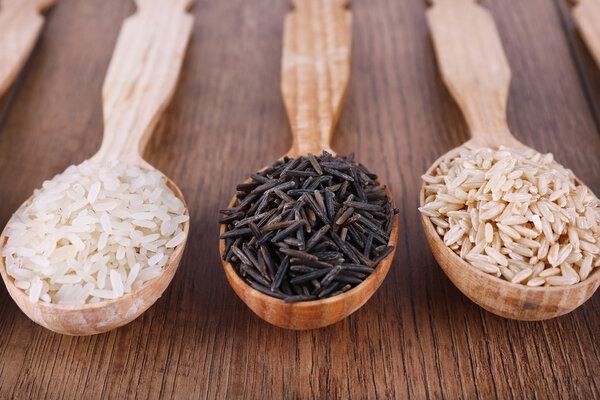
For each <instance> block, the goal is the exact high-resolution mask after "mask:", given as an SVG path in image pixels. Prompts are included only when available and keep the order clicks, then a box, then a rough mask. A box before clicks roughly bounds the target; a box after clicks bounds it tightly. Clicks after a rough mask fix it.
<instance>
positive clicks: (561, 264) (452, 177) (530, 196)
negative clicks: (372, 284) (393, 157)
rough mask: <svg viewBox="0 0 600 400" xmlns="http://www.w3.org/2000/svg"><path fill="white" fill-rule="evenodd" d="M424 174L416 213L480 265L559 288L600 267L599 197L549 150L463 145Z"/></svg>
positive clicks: (462, 254) (513, 278) (503, 274)
mask: <svg viewBox="0 0 600 400" xmlns="http://www.w3.org/2000/svg"><path fill="white" fill-rule="evenodd" d="M422 178H423V181H424V182H425V202H424V205H423V206H422V207H420V208H419V211H421V213H422V214H423V215H426V216H427V217H429V219H430V220H431V222H432V223H433V224H434V226H435V228H436V230H437V232H438V234H439V235H440V236H441V237H442V238H443V240H444V243H445V244H446V245H447V246H448V247H450V248H451V249H452V250H454V252H456V254H458V255H459V256H460V257H462V258H463V259H465V260H467V261H468V262H469V263H470V264H471V265H473V266H474V267H475V268H478V269H479V270H481V271H484V272H486V273H489V274H492V275H495V276H496V277H499V278H502V279H505V280H508V281H511V282H514V283H521V284H527V285H528V286H559V285H573V284H575V283H577V282H580V281H582V280H584V279H586V278H587V277H588V276H589V275H590V272H591V271H592V269H593V268H596V267H598V266H600V257H599V255H600V226H599V221H600V208H599V204H600V201H599V200H598V198H597V197H596V196H595V195H594V193H592V192H591V191H590V190H589V189H588V188H587V187H586V186H584V185H581V184H578V183H577V182H576V181H575V176H574V175H573V173H572V172H571V171H570V170H568V169H565V168H564V167H562V166H561V165H560V164H558V163H557V162H555V161H554V158H553V156H552V154H541V153H538V152H536V151H534V150H531V149H514V148H504V147H501V148H500V149H498V150H492V149H490V148H484V147H471V148H468V147H466V146H463V147H461V148H459V149H457V150H456V151H453V152H451V153H449V154H448V155H447V156H446V157H445V158H444V160H443V161H442V162H441V163H440V165H439V166H438V167H437V168H436V169H435V171H433V173H432V174H431V175H423V177H422Z"/></svg>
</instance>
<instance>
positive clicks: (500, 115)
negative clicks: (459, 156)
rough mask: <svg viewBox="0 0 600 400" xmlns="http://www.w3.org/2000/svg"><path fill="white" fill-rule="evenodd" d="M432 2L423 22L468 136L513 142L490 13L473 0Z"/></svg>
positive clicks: (505, 70) (503, 66) (505, 69)
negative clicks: (468, 132) (469, 134)
mask: <svg viewBox="0 0 600 400" xmlns="http://www.w3.org/2000/svg"><path fill="white" fill-rule="evenodd" d="M431 3H433V6H432V7H431V8H430V9H429V10H427V23H428V25H429V30H430V32H431V37H432V39H433V45H434V49H435V54H436V57H437V61H438V65H439V69H440V72H441V74H442V79H443V80H444V82H445V84H446V86H447V87H448V89H449V90H450V93H451V94H452V96H453V97H454V100H455V101H456V102H457V103H458V105H459V107H460V109H461V110H462V112H463V115H464V116H465V119H466V121H467V125H468V126H469V129H470V131H471V136H472V137H473V139H472V142H474V143H475V144H478V145H482V146H490V147H497V146H498V145H502V144H503V145H514V144H516V143H518V142H517V141H516V139H514V138H513V137H512V135H511V134H510V131H509V129H508V124H507V122H506V101H507V99H508V89H509V84H510V67H509V65H508V61H507V60H506V55H505V54H504V50H503V49H502V43H501V42H500V36H499V35H498V31H497V29H496V25H495V23H494V20H493V18H492V15H491V14H490V13H489V12H488V11H487V10H485V9H484V8H483V7H481V6H480V5H478V4H476V2H475V0H433V1H431ZM515 142H516V143H515Z"/></svg>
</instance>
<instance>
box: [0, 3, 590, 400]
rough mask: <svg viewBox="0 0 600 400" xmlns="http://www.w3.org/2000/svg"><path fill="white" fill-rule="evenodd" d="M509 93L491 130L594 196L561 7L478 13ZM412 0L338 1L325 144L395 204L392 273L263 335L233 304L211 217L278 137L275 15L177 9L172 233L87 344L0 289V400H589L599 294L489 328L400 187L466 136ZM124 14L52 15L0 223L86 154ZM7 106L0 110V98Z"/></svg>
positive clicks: (16, 138) (578, 52) (165, 140)
mask: <svg viewBox="0 0 600 400" xmlns="http://www.w3.org/2000/svg"><path fill="white" fill-rule="evenodd" d="M483 5H484V6H486V7H488V8H489V9H490V10H491V12H492V14H493V15H494V17H495V19H496V22H497V24H498V28H499V31H500V34H501V37H502V40H503V43H504V47H505V50H506V52H507V55H508V59H509V61H510V64H511V67H512V70H513V80H512V85H511V92H510V99H509V104H508V119H509V124H510V126H511V128H512V130H513V132H514V134H515V136H517V138H518V139H519V140H522V141H523V142H524V143H525V144H527V145H531V146H533V147H536V148H537V149H540V150H542V151H545V152H553V153H554V154H555V156H556V158H557V159H558V160H559V161H560V162H562V163H564V164H566V165H568V166H569V167H571V168H572V169H573V171H574V172H575V174H576V175H577V176H579V177H580V178H581V179H583V181H585V182H586V183H588V185H589V186H590V187H591V188H592V189H593V190H594V191H595V192H596V193H600V158H599V157H598V154H600V132H599V126H600V120H599V119H598V111H597V110H598V108H599V106H600V70H599V69H598V68H597V67H596V66H595V65H594V64H593V61H592V59H591V56H590V54H589V52H587V50H586V49H585V47H584V46H583V44H582V41H581V39H580V37H579V35H578V34H577V33H576V32H575V31H574V28H573V25H572V21H571V18H570V16H569V14H568V9H567V7H566V6H565V5H564V4H563V3H562V0H552V1H549V0H528V1H522V0H503V1H501V2H500V1H491V0H484V1H483ZM425 7H426V5H425V3H424V1H423V0H403V1H398V0H387V1H386V0H368V1H367V0H354V2H353V4H352V9H353V11H354V21H355V23H354V32H353V47H352V73H351V80H350V87H349V92H348V95H347V99H346V102H345V106H344V110H343V111H342V115H341V118H340V121H339V125H338V129H337V133H336V136H335V140H334V146H333V147H334V149H336V150H337V151H339V152H341V153H347V152H350V151H355V152H356V153H357V156H358V158H359V159H360V160H362V161H363V162H364V163H365V164H366V165H368V166H369V167H370V168H371V169H372V170H374V171H377V172H378V173H379V174H380V175H381V177H382V178H383V180H384V181H385V182H388V183H389V186H390V188H391V190H392V192H393V194H394V197H395V199H396V201H397V205H398V207H399V208H400V240H399V243H398V252H397V254H396V258H395V260H394V263H393V265H392V268H391V271H390V273H389V275H388V277H387V279H386V281H385V282H384V284H383V286H382V287H381V289H380V290H379V291H378V292H377V293H376V295H375V296H374V297H373V299H372V300H371V301H369V302H368V303H367V304H366V305H365V306H364V307H363V308H362V309H360V310H359V311H358V312H357V313H355V314H354V315H352V316H351V317H350V318H348V319H346V320H344V321H343V322H341V323H338V324H337V325H334V326H331V327H328V328H325V329H321V330H317V331H310V332H293V331H284V330H281V329H278V328H275V327H273V326H270V325H268V324H267V323H265V322H263V321H262V320H260V319H259V318H258V317H256V316H255V315H254V314H253V313H252V312H251V311H250V310H249V309H248V308H246V306H245V305H244V304H243V303H242V302H241V301H240V300H239V299H238V298H237V297H236V296H235V294H234V292H233V290H232V289H231V288H230V287H229V285H228V283H227V281H226V279H225V275H224V273H223V270H222V268H221V265H220V262H219V256H218V250H217V235H218V233H217V232H218V228H219V227H218V224H217V219H218V215H217V210H218V209H219V208H220V207H223V206H224V205H225V204H226V203H227V201H228V200H229V199H230V198H231V196H232V194H233V188H234V186H235V184H236V183H237V182H240V181H242V180H243V179H244V178H245V177H246V176H247V175H248V174H249V173H250V172H251V171H253V170H257V169H258V168H260V167H261V166H263V165H265V164H267V163H268V162H270V161H272V160H274V159H275V158H277V157H278V156H279V155H281V154H283V153H284V152H285V151H286V150H287V148H288V147H289V145H290V143H291V138H290V135H289V127H288V123H287V120H286V115H285V111H284V107H283V104H282V100H281V95H280V91H279V71H280V65H279V63H280V55H281V36H282V18H283V15H284V13H285V12H286V11H287V9H288V2H287V1H282V0H252V1H247V0H228V1H221V0H197V1H196V5H195V6H194V8H193V13H194V15H195V18H196V25H195V28H194V33H193V37H192V40H191V43H190V47H189V51H188V54H187V58H186V61H185V65H184V68H183V72H182V76H181V81H180V84H179V86H178V89H177V92H176V94H175V97H174V100H173V102H172V104H171V106H170V107H169V109H168V110H167V112H166V115H165V117H164V118H163V119H162V120H161V121H160V123H159V125H158V128H157V131H156V133H155V134H154V137H153V138H152V140H151V143H150V145H149V149H148V151H147V153H146V159H147V160H148V161H149V162H150V163H151V164H153V165H155V166H156V167H157V168H159V169H160V170H162V171H164V172H165V173H166V175H168V176H169V177H172V179H173V180H174V181H175V182H177V184H178V185H179V186H180V188H181V189H182V191H183V192H184V194H185V198H186V200H187V201H188V204H189V207H190V211H191V215H192V225H191V226H192V228H191V232H190V234H191V235H190V240H189V241H188V247H187V249H186V253H185V255H184V259H183V262H182V264H181V266H180V268H179V271H178V272H177V274H176V276H175V279H174V280H173V283H172V285H171V286H170V288H169V289H168V290H167V291H166V292H165V294H164V296H163V297H162V298H161V299H160V300H159V301H158V302H157V303H156V305H154V306H153V307H152V308H151V309H150V310H148V312H146V313H145V314H144V315H143V316H142V317H140V318H138V319H137V320H136V321H134V322H133V323H131V324H129V325H127V326H125V327H123V328H121V329H118V330H116V331H112V332H110V333H107V334H103V335H97V336H93V337H67V336H60V335H57V334H53V333H51V332H50V331H47V330H45V329H43V328H41V327H39V326H37V325H35V324H34V323H33V322H31V321H30V320H28V319H27V317H25V315H24V314H22V313H21V312H20V311H19V309H18V308H17V306H16V305H15V304H14V303H13V302H12V300H11V299H10V297H9V296H8V293H7V292H6V290H5V289H0V360H1V361H0V398H12V397H14V398H24V397H31V398H42V397H44V396H45V395H47V397H50V398H59V397H60V398H63V397H64V398H86V399H90V398H102V397H104V398H112V399H116V398H119V399H120V398H129V397H138V398H141V399H146V398H158V397H165V398H168V397H176V398H199V397H202V398H206V397H207V398H239V397H248V398H265V399H266V398H282V397H286V398H297V397H313V396H314V397H317V398H325V397H329V398H333V397H339V398H348V397H353V398H390V397H394V396H396V397H399V398H404V397H407V396H412V397H414V398H426V397H429V398H450V399H453V398H474V397H477V396H478V397H485V398H489V397H497V398H502V399H504V398H509V397H518V398H520V397H526V398H536V397H539V398H548V397H557V398H558V397H561V398H590V397H598V396H600V356H599V354H600V341H599V340H598V337H599V336H600V313H599V311H600V309H599V307H600V296H599V295H596V296H594V297H593V298H592V299H591V300H590V301H588V302H587V303H586V304H585V305H584V306H582V307H581V308H580V309H578V310H576V311H575V312H573V313H571V314H569V315H566V316H564V317H561V318H557V319H554V320H550V321H546V322H531V323H528V322H516V321H510V320H506V319H503V318H500V317H497V316H495V315H493V314H490V313H488V312H486V311H484V310H483V309H481V308H479V307H478V306H476V305H475V304H474V303H472V302H471V301H469V300H468V299H467V298H466V297H465V296H463V295H462V294H461V293H460V292H459V291H458V290H457V289H456V288H455V287H454V286H453V285H452V284H451V283H450V281H449V280H448V279H447V278H446V276H445V275H444V274H443V273H442V271H441V270H440V268H439V267H438V266H437V264H436V263H435V261H434V259H433V256H432V254H431V252H430V250H429V248H428V246H427V244H426V242H425V237H424V234H423V231H422V228H421V223H420V220H419V215H418V212H417V201H418V190H419V188H420V184H421V183H420V175H421V174H422V173H423V172H424V171H425V170H426V167H427V166H429V165H430V164H431V163H432V162H433V161H434V160H435V159H436V158H437V157H438V156H439V155H441V154H443V153H445V152H446V151H447V150H448V149H450V148H452V147H454V146H457V145H458V144H460V143H461V142H463V141H465V140H466V139H467V132H466V128H465V123H464V121H463V119H462V117H461V114H460V113H459V110H458V108H457V107H456V105H455V104H454V103H453V101H452V99H451V97H450V95H449V94H448V92H447V91H446V89H445V87H444V85H443V83H442V82H441V80H440V78H439V73H438V70H437V67H436V63H435V59H434V54H433V50H432V45H431V41H430V37H429V35H428V32H427V27H426V24H425V16H424V11H425ZM133 11H134V4H133V2H132V1H122V0H110V1H109V0H103V1H90V0H88V1H81V0H59V3H58V5H57V6H56V7H55V8H54V9H53V10H52V11H51V12H50V13H49V15H48V23H47V28H46V30H45V32H44V34H43V36H42V38H41V41H40V43H39V45H38V47H37V49H36V52H35V54H34V55H33V57H32V59H31V62H30V64H29V67H28V69H27V70H26V71H25V74H24V79H22V81H21V84H20V85H19V87H17V89H18V90H17V92H16V97H15V101H14V102H12V104H11V105H10V113H9V114H8V117H7V119H6V121H4V123H3V124H2V131H1V133H0V185H1V187H3V188H4V189H3V190H1V191H0V204H1V205H2V207H1V208H0V223H1V224H2V225H4V224H5V223H6V222H7V220H8V218H9V217H10V215H11V213H12V212H13V211H14V210H15V209H16V208H17V207H18V206H19V205H20V204H21V202H22V201H24V200H25V199H26V198H27V197H28V196H29V195H30V193H31V192H32V190H33V189H34V188H36V187H39V186H40V185H41V183H42V182H43V180H44V179H49V178H51V177H52V176H53V175H54V174H56V173H59V172H61V171H62V170H64V169H65V168H66V167H67V166H68V165H70V164H72V163H79V162H81V161H82V160H84V159H86V158H88V157H89V156H90V155H91V154H93V153H94V151H95V150H96V149H97V148H98V147H99V145H100V139H101V132H102V113H101V102H100V88H101V85H102V81H103V78H104V73H105V70H106V67H107V65H108V62H109V59H110V56H111V53H112V49H113V46H114V43H115V39H116V36H117V33H118V31H119V28H120V25H121V21H122V20H123V19H124V18H125V17H126V16H128V15H130V14H131V13H132V12H133ZM5 97H6V96H5ZM5 103H6V99H3V100H2V101H0V104H5Z"/></svg>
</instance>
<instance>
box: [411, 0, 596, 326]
mask: <svg viewBox="0 0 600 400" xmlns="http://www.w3.org/2000/svg"><path fill="white" fill-rule="evenodd" d="M433 3H434V5H433V7H432V8H430V9H429V10H428V11H427V23H428V25H429V29H430V31H431V36H432V39H433V44H434V48H435V52H436V56H437V60H438V64H439V68H440V72H441V74H442V79H443V80H444V83H445V84H446V86H447V87H448V89H449V90H450V93H451V94H452V96H453V97H454V99H455V100H456V102H457V103H458V105H459V107H460V109H461V110H462V112H463V114H464V116H465V119H466V121H467V125H468V126H469V129H470V131H471V136H472V139H471V140H469V141H468V142H467V143H466V144H465V145H476V146H487V147H491V148H498V147H499V146H501V145H504V146H509V147H521V148H525V147H526V146H525V145H523V144H522V143H520V142H519V141H517V140H516V139H515V138H514V137H513V136H512V135H511V133H510V131H509V129H508V124H507V122H506V101H507V98H508V89H509V82H510V68H509V66H508V62H507V60H506V56H505V55H504V51H503V49H502V44H501V42H500V37H499V35H498V31H497V30H496V26H495V24H494V20H493V18H492V16H491V14H490V13H489V12H488V11H487V10H485V9H484V8H482V7H481V6H479V5H477V4H475V2H474V0H435V1H433ZM444 157H445V156H443V157H441V158H440V159H438V160H437V161H436V162H435V163H434V164H433V165H432V166H431V168H430V169H429V170H428V171H427V174H431V173H432V172H433V171H435V169H436V168H437V166H438V165H439V163H440V162H441V161H442V160H443V159H444ZM578 183H579V184H581V182H579V181H578ZM424 202H425V190H424V187H423V189H422V190H421V206H423V205H424ZM421 219H422V222H423V227H424V229H425V234H426V236H427V241H428V242H429V245H430V247H431V249H432V251H433V254H434V256H435V259H436V260H437V262H438V264H439V265H440V267H442V269H443V270H444V272H445V273H446V275H448V277H449V278H450V280H451V281H452V282H453V283H454V284H455V285H456V286H457V287H458V288H459V289H460V290H461V291H462V292H463V293H464V294H465V295H466V296H467V297H469V298H470V299H471V300H473V301H474V302H475V303H477V304H479V305H480V306H481V307H483V308H485V309H486V310H488V311H491V312H493V313H494V314H498V315H500V316H503V317H506V318H512V319H519V320H543V319H548V318H553V317H557V316H559V315H562V314H565V313H568V312H569V311H571V310H573V309H575V308H576V307H578V306H580V305H581V304H582V303H584V302H585V301H586V300H587V299H588V298H589V297H590V296H591V295H592V294H593V293H594V291H595V290H596V289H597V288H598V285H600V270H599V269H597V268H596V269H594V271H593V272H592V273H591V274H590V276H589V277H588V278H587V279H586V280H584V281H582V282H580V283H577V284H575V285H572V286H563V287H558V286H557V287H530V286H526V285H522V284H515V283H512V282H508V281H505V280H503V279H500V278H496V277H495V276H493V275H490V274H487V273H485V272H482V271H480V270H478V269H477V268H475V267H473V266H472V265H471V264H469V263H468V262H467V261H465V260H463V259H462V258H460V257H459V256H458V255H457V254H456V253H454V252H453V251H452V250H451V249H450V248H448V247H447V246H446V245H445V244H444V242H443V240H442V238H440V236H439V235H438V233H437V232H436V230H435V228H434V226H433V224H432V223H431V221H430V220H429V217H427V216H424V215H422V216H421Z"/></svg>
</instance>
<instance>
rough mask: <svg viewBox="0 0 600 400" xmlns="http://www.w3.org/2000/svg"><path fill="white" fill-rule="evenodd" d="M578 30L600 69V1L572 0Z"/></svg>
mask: <svg viewBox="0 0 600 400" xmlns="http://www.w3.org/2000/svg"><path fill="white" fill-rule="evenodd" d="M572 2H573V3H575V7H573V9H572V10H571V12H572V13H573V19H575V23H576V24H577V29H579V32H580V33H581V36H583V40H584V41H585V42H586V44H587V46H588V47H589V49H590V51H591V53H592V55H593V56H594V59H595V60H596V64H598V66H599V67H600V0H572Z"/></svg>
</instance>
